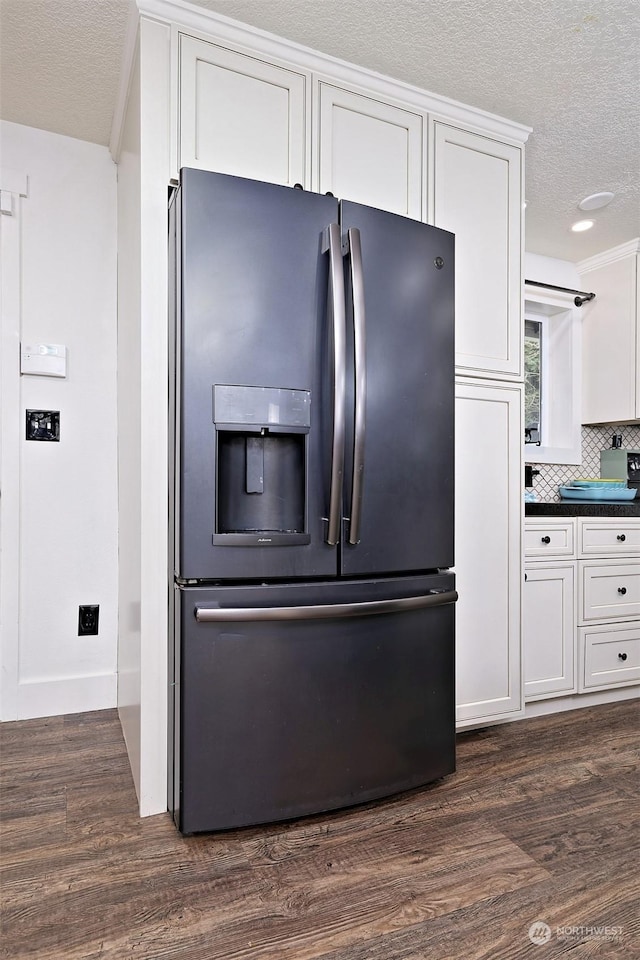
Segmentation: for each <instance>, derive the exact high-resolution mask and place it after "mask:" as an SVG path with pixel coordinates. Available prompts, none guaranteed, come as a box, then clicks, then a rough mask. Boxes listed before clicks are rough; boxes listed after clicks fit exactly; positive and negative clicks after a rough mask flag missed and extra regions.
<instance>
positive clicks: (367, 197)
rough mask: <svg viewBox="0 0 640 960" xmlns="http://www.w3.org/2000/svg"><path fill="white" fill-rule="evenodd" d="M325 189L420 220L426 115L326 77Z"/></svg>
mask: <svg viewBox="0 0 640 960" xmlns="http://www.w3.org/2000/svg"><path fill="white" fill-rule="evenodd" d="M316 96H317V104H318V107H317V116H318V125H319V129H318V146H319V149H318V151H317V156H318V173H317V177H316V176H314V184H315V186H316V189H317V190H318V191H319V192H320V193H327V192H331V193H332V194H333V195H334V196H335V197H340V198H343V199H345V200H353V201H354V202H356V203H364V204H367V205H368V206H371V207H379V208H380V209H382V210H389V211H391V213H398V214H401V215H402V216H406V217H413V218H414V219H416V220H420V219H421V218H422V216H423V209H422V196H423V189H422V180H423V170H424V163H423V155H422V153H423V151H422V126H423V124H422V117H421V116H420V114H416V113H411V112H410V111H408V110H403V109H401V108H400V107H397V106H393V105H392V104H389V103H384V102H381V101H380V100H377V99H373V98H371V97H366V96H361V95H360V94H358V93H353V92H351V91H349V90H344V89H342V88H340V87H337V86H334V85H333V84H330V83H325V82H323V81H320V82H318V84H317V88H316Z"/></svg>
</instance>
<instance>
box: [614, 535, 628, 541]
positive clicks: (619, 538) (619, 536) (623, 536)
mask: <svg viewBox="0 0 640 960" xmlns="http://www.w3.org/2000/svg"><path fill="white" fill-rule="evenodd" d="M616 539H618V540H619V541H620V543H624V542H625V540H626V539H627V538H626V537H625V535H624V533H619V534H618V536H617V538H616Z"/></svg>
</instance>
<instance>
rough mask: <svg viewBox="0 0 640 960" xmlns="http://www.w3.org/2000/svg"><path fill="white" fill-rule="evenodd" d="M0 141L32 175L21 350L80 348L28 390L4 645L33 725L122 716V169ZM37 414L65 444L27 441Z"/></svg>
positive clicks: (5, 129)
mask: <svg viewBox="0 0 640 960" xmlns="http://www.w3.org/2000/svg"><path fill="white" fill-rule="evenodd" d="M0 136H1V140H2V161H1V163H2V169H3V170H4V169H5V168H11V169H13V170H18V171H22V172H24V173H26V174H27V176H28V197H27V198H26V199H24V200H22V207H21V219H22V243H21V256H22V276H21V300H22V309H21V317H20V324H21V339H22V342H26V343H61V344H65V345H66V346H67V349H68V369H67V377H66V379H60V380H57V379H52V378H49V377H35V376H22V377H21V378H20V410H19V417H20V418H21V420H22V422H21V426H20V441H19V442H20V451H19V456H20V557H19V569H20V587H19V590H20V607H19V609H20V624H19V630H18V636H15V637H13V638H11V637H9V638H7V637H5V638H4V643H5V646H6V644H7V643H9V644H11V643H15V644H17V646H18V669H17V682H18V691H17V698H16V699H17V718H25V717H37V716H49V715H54V714H61V713H71V712H75V711H80V710H93V709H101V708H105V707H111V706H115V703H116V647H117V642H116V637H117V564H118V557H117V534H118V519H117V518H118V514H117V453H116V166H115V165H114V164H113V162H112V160H111V158H110V156H109V153H108V151H107V149H106V148H105V147H100V146H96V145H94V144H89V143H85V142H82V141H79V140H73V139H70V138H69V137H63V136H59V135H57V134H51V133H46V132H44V131H41V130H35V129H32V128H29V127H24V126H20V125H18V124H13V123H7V122H2V123H1V124H0ZM17 360H18V358H17V357H16V363H17ZM16 375H17V371H16ZM28 408H41V409H53V410H59V411H60V442H59V443H44V442H42V443H40V442H32V441H29V442H27V441H26V440H25V439H24V417H25V410H26V409H28ZM3 559H6V558H3ZM80 604H99V605H100V626H99V634H98V636H94V637H78V635H77V634H78V606H79V605H80ZM11 718H15V716H14V717H7V716H3V719H11Z"/></svg>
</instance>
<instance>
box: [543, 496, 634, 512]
mask: <svg viewBox="0 0 640 960" xmlns="http://www.w3.org/2000/svg"><path fill="white" fill-rule="evenodd" d="M524 514H525V517H640V500H638V499H637V498H636V499H635V500H615V501H614V500H593V501H589V500H555V501H548V502H547V503H528V502H526V501H525V505H524Z"/></svg>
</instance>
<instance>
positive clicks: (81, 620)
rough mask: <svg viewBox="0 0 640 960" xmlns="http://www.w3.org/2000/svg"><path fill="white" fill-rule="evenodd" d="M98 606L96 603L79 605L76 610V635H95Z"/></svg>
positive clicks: (96, 631)
mask: <svg viewBox="0 0 640 960" xmlns="http://www.w3.org/2000/svg"><path fill="white" fill-rule="evenodd" d="M99 613H100V607H99V606H98V604H97V603H96V604H93V605H91V606H86V607H79V612H78V636H79V637H95V636H97V633H98V615H99Z"/></svg>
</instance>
